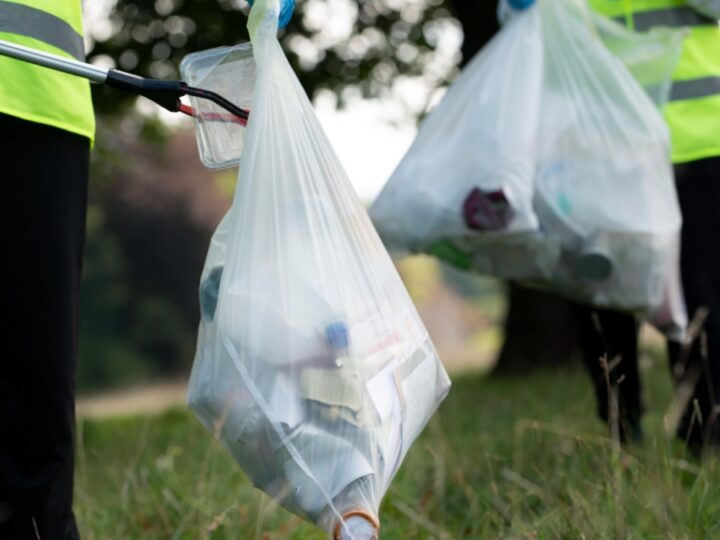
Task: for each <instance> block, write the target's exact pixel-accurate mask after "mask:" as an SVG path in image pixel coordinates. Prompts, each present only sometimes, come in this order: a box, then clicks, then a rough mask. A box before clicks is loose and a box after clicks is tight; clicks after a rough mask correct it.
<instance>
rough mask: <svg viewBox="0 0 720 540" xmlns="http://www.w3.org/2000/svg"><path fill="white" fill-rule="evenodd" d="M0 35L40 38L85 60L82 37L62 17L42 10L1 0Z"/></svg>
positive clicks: (76, 57) (78, 58)
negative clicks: (5, 33) (3, 33)
mask: <svg viewBox="0 0 720 540" xmlns="http://www.w3.org/2000/svg"><path fill="white" fill-rule="evenodd" d="M0 32H8V33H11V34H18V35H21V36H26V37H31V38H34V39H38V40H40V41H43V42H45V43H47V44H48V45H52V46H53V47H57V48H58V49H60V50H63V51H65V52H66V53H68V54H69V55H71V56H72V57H73V58H75V59H77V60H81V61H84V60H85V46H84V44H83V38H82V36H81V35H80V34H78V33H77V32H76V31H75V30H74V29H73V27H72V26H70V25H69V24H68V23H66V22H65V21H63V20H62V19H60V18H59V17H56V16H55V15H51V14H50V13H47V12H45V11H42V10H39V9H35V8H31V7H28V6H22V5H20V4H15V3H14V2H5V1H3V0H0Z"/></svg>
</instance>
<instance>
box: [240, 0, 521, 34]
mask: <svg viewBox="0 0 720 540" xmlns="http://www.w3.org/2000/svg"><path fill="white" fill-rule="evenodd" d="M513 1H517V0H513ZM253 2H254V0H248V4H250V7H252V5H253ZM293 11H295V0H280V17H279V18H278V28H285V27H286V26H287V25H288V23H289V22H290V19H291V18H292V14H293Z"/></svg>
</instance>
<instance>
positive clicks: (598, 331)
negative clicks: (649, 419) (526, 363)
mask: <svg viewBox="0 0 720 540" xmlns="http://www.w3.org/2000/svg"><path fill="white" fill-rule="evenodd" d="M573 311H574V314H575V319H576V322H577V327H578V332H579V334H580V341H581V345H582V351H583V361H584V364H585V368H586V369H587V371H588V373H589V374H590V377H591V379H592V382H593V386H594V388H595V396H596V399H597V412H598V416H599V417H600V418H602V419H603V420H604V421H606V422H610V421H611V415H610V408H611V403H612V401H611V400H610V395H611V393H612V392H616V393H617V405H618V421H619V426H618V427H619V429H620V438H621V440H623V441H625V440H627V439H628V438H630V439H635V440H638V439H640V438H641V437H642V430H641V427H640V418H641V416H642V412H643V405H642V390H641V385H640V375H639V372H638V324H637V320H636V318H635V316H633V315H631V314H627V313H622V312H619V311H613V310H607V309H597V308H592V307H588V306H582V305H579V304H574V305H573ZM603 358H605V359H607V362H608V363H607V365H604V364H603V361H602V359H603ZM616 363H617V364H616ZM608 383H609V384H608Z"/></svg>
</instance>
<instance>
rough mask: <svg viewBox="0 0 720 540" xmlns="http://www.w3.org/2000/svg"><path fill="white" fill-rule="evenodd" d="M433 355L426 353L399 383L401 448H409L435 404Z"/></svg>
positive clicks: (435, 369) (435, 371) (435, 372)
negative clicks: (401, 401) (401, 420)
mask: <svg viewBox="0 0 720 540" xmlns="http://www.w3.org/2000/svg"><path fill="white" fill-rule="evenodd" d="M434 360H435V359H434V357H433V356H431V355H426V356H425V357H424V358H423V359H422V360H421V361H420V363H419V364H418V365H417V367H415V369H413V370H412V371H411V372H410V373H409V374H408V375H407V376H406V377H405V378H404V379H403V380H402V382H401V383H400V388H401V389H402V395H403V398H404V400H405V419H404V423H403V448H409V447H410V444H412V441H413V440H414V439H415V437H417V435H418V434H419V433H420V430H422V428H423V426H424V424H425V421H426V420H427V418H428V417H429V416H430V413H431V412H432V410H433V407H434V405H435V385H436V379H437V366H436V364H435V361H434Z"/></svg>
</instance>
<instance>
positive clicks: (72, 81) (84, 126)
mask: <svg viewBox="0 0 720 540" xmlns="http://www.w3.org/2000/svg"><path fill="white" fill-rule="evenodd" d="M82 36H83V28H82V8H81V4H80V0H13V1H6V0H0V39H2V40H5V41H10V42H13V43H17V44H19V45H24V46H26V47H31V48H33V49H38V50H41V51H45V52H49V53H52V54H56V55H58V56H64V57H66V58H74V59H76V60H81V61H85V49H84V45H83V37H82ZM0 113H4V114H8V115H11V116H15V117H17V118H22V119H24V120H28V121H30V122H38V123H41V124H46V125H49V126H54V127H56V128H60V129H63V130H65V131H69V132H72V133H76V134H78V135H82V136H84V137H87V138H89V139H90V140H91V141H92V140H93V137H94V136H95V115H94V114H93V107H92V100H91V97H90V84H89V82H88V81H86V80H84V79H81V78H79V77H74V76H72V75H68V74H65V73H59V72H57V71H53V70H51V69H48V68H44V67H40V66H35V65H33V64H29V63H27V62H22V61H20V60H15V59H12V58H7V57H5V56H2V55H0ZM6 135H7V134H6ZM10 136H11V135H10Z"/></svg>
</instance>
